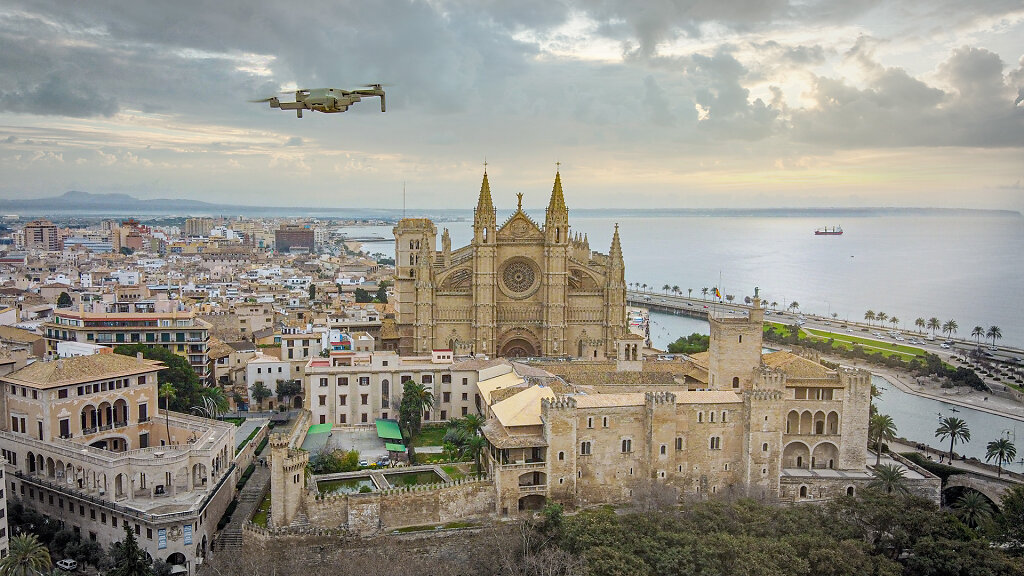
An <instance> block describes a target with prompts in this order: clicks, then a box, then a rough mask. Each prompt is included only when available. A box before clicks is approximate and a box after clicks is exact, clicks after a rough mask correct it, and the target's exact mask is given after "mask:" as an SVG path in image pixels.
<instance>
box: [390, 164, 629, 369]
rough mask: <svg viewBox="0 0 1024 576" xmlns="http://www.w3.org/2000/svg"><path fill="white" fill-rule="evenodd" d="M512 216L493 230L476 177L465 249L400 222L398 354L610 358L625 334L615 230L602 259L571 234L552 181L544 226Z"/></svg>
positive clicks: (491, 212) (430, 228) (429, 228)
mask: <svg viewBox="0 0 1024 576" xmlns="http://www.w3.org/2000/svg"><path fill="white" fill-rule="evenodd" d="M518 197H519V202H518V206H517V208H516V211H515V212H514V213H513V214H512V215H511V216H509V218H508V219H507V220H505V222H504V223H503V224H501V225H500V226H499V225H498V222H497V212H496V210H495V208H494V203H493V202H492V200H491V188H490V183H489V182H488V180H487V172H486V171H484V177H483V182H482V183H481V185H480V198H479V200H478V201H477V205H476V210H475V211H474V215H473V240H472V242H471V243H470V244H469V245H468V246H463V247H460V248H456V249H452V246H451V238H450V236H449V235H448V230H447V229H445V230H444V232H443V233H442V235H441V249H440V250H438V249H437V226H435V225H434V223H433V222H431V221H430V220H429V219H426V218H403V219H402V220H401V221H399V222H398V225H397V226H395V228H394V233H395V298H394V300H395V310H396V316H395V321H396V324H397V325H398V331H399V337H400V340H399V353H400V354H403V355H412V354H424V353H429V352H430V351H431V350H436V349H448V350H452V351H453V352H454V353H455V354H471V353H475V354H487V355H489V356H492V357H493V356H501V357H523V356H575V357H580V358H588V359H602V360H603V359H606V358H615V357H616V340H618V339H622V338H623V337H625V336H626V335H627V333H628V326H627V318H626V283H625V279H624V266H623V261H622V247H621V246H620V245H619V231H618V226H616V228H615V233H614V235H613V237H612V243H611V248H610V250H609V252H608V254H601V253H600V252H593V251H591V250H590V243H589V241H588V239H587V237H586V235H582V236H581V235H580V234H573V233H572V232H571V231H570V226H569V209H568V207H567V206H566V204H565V197H564V195H563V193H562V180H561V176H560V174H559V173H558V172H556V173H555V183H554V187H553V188H552V189H551V199H550V200H549V201H548V207H547V211H546V213H545V217H544V224H543V225H541V224H539V223H537V222H535V221H534V220H533V219H532V218H530V216H528V215H527V214H526V213H525V212H523V206H522V202H523V195H522V194H519V195H518Z"/></svg>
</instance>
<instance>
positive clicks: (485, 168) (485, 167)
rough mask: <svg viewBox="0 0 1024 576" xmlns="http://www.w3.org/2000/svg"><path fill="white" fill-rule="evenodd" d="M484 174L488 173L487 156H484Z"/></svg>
mask: <svg viewBox="0 0 1024 576" xmlns="http://www.w3.org/2000/svg"><path fill="white" fill-rule="evenodd" d="M484 174H487V156H484Z"/></svg>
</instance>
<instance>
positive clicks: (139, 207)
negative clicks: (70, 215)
mask: <svg viewBox="0 0 1024 576" xmlns="http://www.w3.org/2000/svg"><path fill="white" fill-rule="evenodd" d="M235 209H237V208H236V207H234V206H231V205H227V204H211V203H209V202H202V201H199V200H180V199H179V200H172V199H168V198H157V199H154V200H141V199H139V198H136V197H134V196H130V195H128V194H93V193H91V192H81V191H78V190H71V191H68V192H65V193H64V194H61V195H60V196H51V197H49V198H32V199H24V200H22V199H17V200H15V199H7V198H0V212H4V213H8V212H29V213H50V212H53V211H59V212H69V211H82V212H87V213H94V212H114V213H141V214H155V213H166V212H175V213H215V212H222V211H225V210H228V211H230V210H235Z"/></svg>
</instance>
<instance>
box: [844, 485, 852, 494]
mask: <svg viewBox="0 0 1024 576" xmlns="http://www.w3.org/2000/svg"><path fill="white" fill-rule="evenodd" d="M846 495H847V496H853V486H847V487H846Z"/></svg>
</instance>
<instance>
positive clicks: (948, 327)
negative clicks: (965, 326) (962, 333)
mask: <svg viewBox="0 0 1024 576" xmlns="http://www.w3.org/2000/svg"><path fill="white" fill-rule="evenodd" d="M959 327H960V325H959V324H957V323H956V320H952V319H950V320H946V323H945V324H943V325H942V331H943V332H945V333H946V334H948V335H949V337H950V338H952V337H953V334H956V329H957V328H959Z"/></svg>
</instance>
